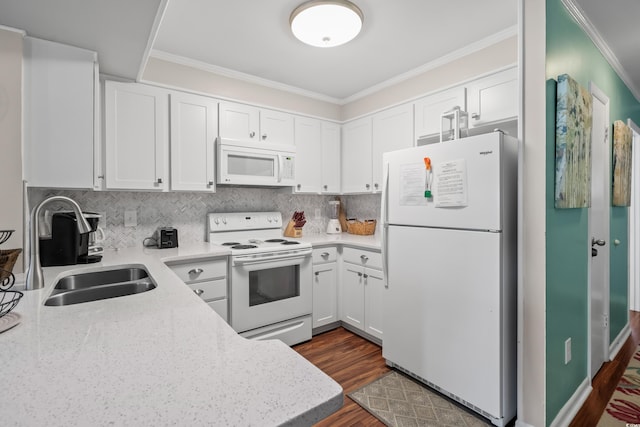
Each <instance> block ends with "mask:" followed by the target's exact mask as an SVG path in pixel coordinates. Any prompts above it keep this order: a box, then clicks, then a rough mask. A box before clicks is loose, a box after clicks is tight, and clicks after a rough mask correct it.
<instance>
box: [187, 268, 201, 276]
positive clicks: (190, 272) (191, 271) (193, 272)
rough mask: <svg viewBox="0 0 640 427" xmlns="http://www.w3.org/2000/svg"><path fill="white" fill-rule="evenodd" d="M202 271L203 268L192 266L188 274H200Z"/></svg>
mask: <svg viewBox="0 0 640 427" xmlns="http://www.w3.org/2000/svg"><path fill="white" fill-rule="evenodd" d="M203 272H204V270H203V269H201V268H192V269H191V270H189V275H194V274H200V273H203Z"/></svg>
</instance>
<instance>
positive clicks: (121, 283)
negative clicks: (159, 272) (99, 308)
mask: <svg viewBox="0 0 640 427" xmlns="http://www.w3.org/2000/svg"><path fill="white" fill-rule="evenodd" d="M156 286H157V285H156V283H155V281H154V280H153V279H152V278H151V276H149V273H148V272H147V270H145V269H144V268H139V267H127V268H117V269H112V270H101V271H93V272H89V273H78V274H72V275H70V276H66V277H63V278H62V279H60V280H58V282H57V283H56V285H55V287H54V288H53V292H52V293H51V296H50V297H49V298H47V300H46V301H45V303H44V305H48V306H61V305H71V304H79V303H83V302H89V301H98V300H102V299H107V298H116V297H122V296H125V295H133V294H139V293H142V292H147V291H150V290H152V289H155V288H156Z"/></svg>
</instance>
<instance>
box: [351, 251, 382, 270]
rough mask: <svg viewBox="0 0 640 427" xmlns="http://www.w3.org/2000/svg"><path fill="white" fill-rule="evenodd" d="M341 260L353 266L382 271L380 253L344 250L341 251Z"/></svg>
mask: <svg viewBox="0 0 640 427" xmlns="http://www.w3.org/2000/svg"><path fill="white" fill-rule="evenodd" d="M342 259H343V260H344V261H346V262H350V263H353V264H358V265H362V266H365V267H370V268H377V269H380V270H382V255H381V254H380V252H372V251H366V250H363V249H355V248H344V249H343V251H342Z"/></svg>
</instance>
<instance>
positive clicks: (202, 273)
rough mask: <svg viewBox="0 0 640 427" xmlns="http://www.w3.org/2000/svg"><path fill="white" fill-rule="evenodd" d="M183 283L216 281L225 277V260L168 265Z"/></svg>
mask: <svg viewBox="0 0 640 427" xmlns="http://www.w3.org/2000/svg"><path fill="white" fill-rule="evenodd" d="M168 265H169V268H171V269H172V270H173V271H174V272H175V273H176V274H177V275H178V277H179V278H180V279H182V281H183V282H185V283H189V282H195V281H200V280H209V279H216V278H219V277H226V276H227V259H226V258H222V259H203V260H202V261H197V262H194V261H190V262H188V263H184V264H180V263H175V264H168Z"/></svg>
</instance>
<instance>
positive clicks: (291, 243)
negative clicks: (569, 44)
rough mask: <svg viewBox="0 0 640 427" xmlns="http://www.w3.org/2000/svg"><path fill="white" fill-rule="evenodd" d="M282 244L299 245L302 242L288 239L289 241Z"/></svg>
mask: <svg viewBox="0 0 640 427" xmlns="http://www.w3.org/2000/svg"><path fill="white" fill-rule="evenodd" d="M282 244H283V245H299V244H300V242H294V241H292V240H287V241H284V242H282Z"/></svg>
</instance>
